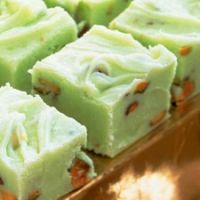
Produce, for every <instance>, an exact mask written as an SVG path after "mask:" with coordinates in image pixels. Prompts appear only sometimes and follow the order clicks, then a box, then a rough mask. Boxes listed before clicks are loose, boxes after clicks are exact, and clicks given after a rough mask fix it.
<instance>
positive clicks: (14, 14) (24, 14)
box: [0, 0, 77, 91]
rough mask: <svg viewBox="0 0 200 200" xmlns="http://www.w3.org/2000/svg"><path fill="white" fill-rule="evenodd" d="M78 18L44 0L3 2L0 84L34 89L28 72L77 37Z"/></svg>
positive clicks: (0, 38) (0, 25)
mask: <svg viewBox="0 0 200 200" xmlns="http://www.w3.org/2000/svg"><path fill="white" fill-rule="evenodd" d="M76 34H77V28H76V25H75V22H74V20H73V19H72V18H71V17H70V16H69V15H68V14H67V12H65V11H64V10H63V9H62V8H52V9H48V8H47V7H46V5H45V4H44V2H43V1H41V0H28V1H27V0H2V1H0V85H4V84H5V83H6V82H8V81H9V82H10V83H11V85H12V86H14V87H16V88H18V89H22V90H27V91H28V90H30V88H31V77H30V74H29V73H28V72H27V70H28V69H30V68H31V67H32V66H33V65H34V64H35V62H36V61H37V60H40V59H42V58H44V57H46V56H48V55H50V54H52V53H54V52H56V51H57V50H59V49H60V48H61V47H63V46H64V45H65V44H66V43H68V42H71V41H73V40H74V39H76Z"/></svg>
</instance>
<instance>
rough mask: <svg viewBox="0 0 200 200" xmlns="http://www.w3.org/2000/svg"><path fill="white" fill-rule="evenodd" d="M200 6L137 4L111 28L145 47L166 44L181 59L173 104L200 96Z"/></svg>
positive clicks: (139, 0)
mask: <svg viewBox="0 0 200 200" xmlns="http://www.w3.org/2000/svg"><path fill="white" fill-rule="evenodd" d="M199 13H200V2H199V1H193V0H176V1H167V0H160V1H156V0H135V1H133V2H132V3H131V5H130V6H129V8H128V9H127V10H125V11H124V12H123V13H122V14H121V15H119V16H118V17H117V18H116V19H114V20H113V21H112V22H111V24H110V27H111V28H112V29H117V30H120V31H122V32H127V33H131V34H132V35H133V36H134V37H135V38H136V39H138V40H139V41H141V42H142V43H143V44H144V45H146V46H148V45H156V44H163V45H165V46H166V47H167V48H168V49H169V50H171V51H172V52H173V53H174V54H175V55H176V56H177V58H178V67H177V71H176V78H175V80H174V84H173V90H172V93H173V100H174V101H175V102H176V103H179V102H182V101H183V100H185V99H186V98H188V97H191V96H192V95H195V94H197V93H199V92H200V78H199V74H200V67H199V65H200V57H199V51H200V14H199Z"/></svg>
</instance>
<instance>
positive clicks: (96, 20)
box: [76, 0, 132, 27]
mask: <svg viewBox="0 0 200 200" xmlns="http://www.w3.org/2000/svg"><path fill="white" fill-rule="evenodd" d="M131 1H132V0H126V1H125V0H95V1H94V0H80V2H79V5H78V9H77V10H78V12H77V15H76V17H77V20H78V21H85V22H86V24H87V26H89V27H91V26H92V25H94V24H101V25H108V24H109V22H110V21H111V20H112V19H113V18H115V17H116V16H117V15H118V14H120V12H122V11H123V10H124V9H125V8H126V7H127V6H128V5H129V4H130V2H131Z"/></svg>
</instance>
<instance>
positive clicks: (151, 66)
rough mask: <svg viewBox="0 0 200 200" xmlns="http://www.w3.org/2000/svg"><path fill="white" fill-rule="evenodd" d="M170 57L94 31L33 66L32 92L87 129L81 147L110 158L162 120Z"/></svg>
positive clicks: (167, 96)
mask: <svg viewBox="0 0 200 200" xmlns="http://www.w3.org/2000/svg"><path fill="white" fill-rule="evenodd" d="M175 70H176V57H175V56H174V54H172V53H171V52H169V51H168V50H167V49H166V48H165V47H164V46H162V45H158V46H156V47H153V48H150V49H147V48H145V47H143V46H142V45H141V44H140V43H139V42H137V41H136V40H134V39H133V38H132V37H131V35H129V34H124V33H120V32H118V31H111V30H109V29H107V28H105V27H103V26H94V27H93V28H92V29H91V30H90V31H89V32H88V33H86V34H85V35H84V36H83V37H82V38H80V39H79V40H77V41H76V42H73V43H71V44H69V45H67V46H66V47H64V48H63V49H62V50H61V51H59V52H58V53H56V54H54V55H52V56H49V57H47V58H45V59H44V60H42V61H41V62H37V63H36V65H35V66H34V67H33V69H32V70H31V73H32V85H33V91H34V92H35V93H39V94H40V95H41V96H42V98H44V100H45V101H46V102H48V103H49V104H51V105H54V106H56V107H57V108H58V109H59V110H60V111H62V112H64V113H66V114H67V115H69V116H73V117H74V118H76V119H77V120H78V121H80V122H81V123H82V124H84V125H86V127H87V129H88V144H87V148H88V149H90V150H94V151H95V152H96V153H100V154H103V155H107V156H110V157H113V156H115V155H117V154H118V153H119V152H121V151H122V150H124V149H125V148H127V146H129V145H130V144H132V143H133V142H135V141H136V140H138V139H139V138H141V137H142V136H144V135H145V134H147V133H148V132H149V131H150V130H152V129H153V128H155V127H156V126H157V125H158V124H159V123H160V122H162V121H163V120H165V119H166V118H167V116H168V110H169V107H170V87H171V83H172V81H173V78H174V75H175Z"/></svg>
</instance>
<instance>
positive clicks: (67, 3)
mask: <svg viewBox="0 0 200 200" xmlns="http://www.w3.org/2000/svg"><path fill="white" fill-rule="evenodd" d="M44 2H45V3H46V4H47V6H48V7H55V6H60V7H63V8H64V9H65V10H67V11H68V12H69V13H70V14H71V15H72V16H75V13H76V10H77V7H78V4H79V2H80V0H62V1H60V0H44Z"/></svg>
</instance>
